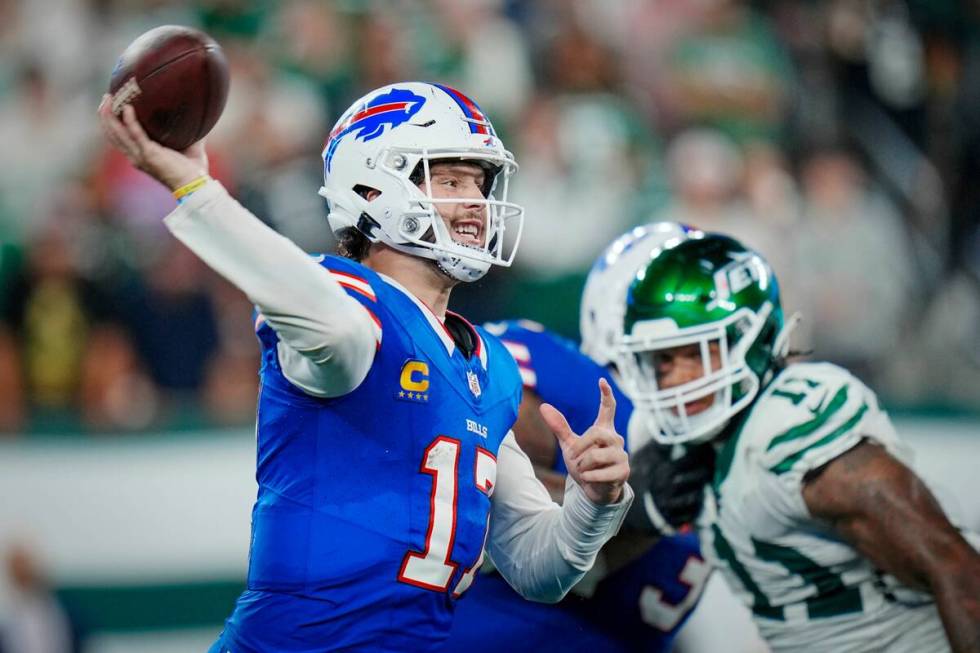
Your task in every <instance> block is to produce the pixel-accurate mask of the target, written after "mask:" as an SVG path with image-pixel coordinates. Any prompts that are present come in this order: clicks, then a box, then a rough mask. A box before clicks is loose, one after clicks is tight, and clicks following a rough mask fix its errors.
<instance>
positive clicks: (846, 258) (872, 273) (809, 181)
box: [795, 150, 915, 378]
mask: <svg viewBox="0 0 980 653" xmlns="http://www.w3.org/2000/svg"><path fill="white" fill-rule="evenodd" d="M801 178H802V183H803V197H804V209H803V214H804V221H803V223H802V225H801V227H800V231H799V234H798V237H797V240H796V253H795V259H796V262H797V265H798V266H799V267H798V268H797V275H796V278H797V279H798V281H799V283H800V290H801V292H802V297H801V299H802V301H803V305H804V314H805V317H806V319H807V320H808V321H809V323H810V326H811V330H812V334H813V344H814V348H815V350H816V353H817V355H818V356H820V357H821V358H825V359H828V360H831V361H833V362H835V363H839V364H841V365H843V366H845V367H847V368H848V369H851V370H853V371H854V372H855V373H856V374H858V375H859V376H864V377H865V378H867V377H869V376H871V375H872V374H873V372H874V371H875V364H876V363H878V362H880V361H882V360H883V358H884V357H885V356H886V355H889V354H891V353H893V352H894V351H895V346H896V343H897V342H898V339H899V336H900V335H901V333H902V328H903V326H904V325H905V324H906V317H907V311H908V309H909V308H910V306H909V304H908V302H909V299H910V298H911V297H912V293H913V292H914V290H915V288H914V286H913V271H912V269H911V267H910V266H911V257H910V254H909V250H908V243H907V239H906V236H905V230H904V227H903V225H902V221H901V219H900V217H899V216H898V214H897V213H896V212H895V208H894V206H893V205H892V204H891V203H890V202H889V201H888V200H887V199H886V198H885V197H884V196H883V195H882V194H881V193H880V192H878V191H877V190H875V188H874V187H873V185H872V184H871V183H870V182H869V180H868V178H867V176H866V174H865V172H864V170H863V169H862V168H861V166H860V164H859V163H858V161H857V160H855V159H854V157H852V156H851V155H849V154H848V153H846V152H844V151H841V150H824V151H820V152H817V153H815V154H813V155H811V156H810V157H808V158H807V159H806V160H805V161H804V163H803V168H802V175H801Z"/></svg>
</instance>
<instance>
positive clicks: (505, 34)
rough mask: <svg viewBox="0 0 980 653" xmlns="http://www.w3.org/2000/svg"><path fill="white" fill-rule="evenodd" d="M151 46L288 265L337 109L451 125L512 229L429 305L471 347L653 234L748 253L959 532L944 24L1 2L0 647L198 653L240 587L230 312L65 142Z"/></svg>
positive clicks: (952, 24) (625, 9) (960, 237)
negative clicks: (419, 95) (365, 109)
mask: <svg viewBox="0 0 980 653" xmlns="http://www.w3.org/2000/svg"><path fill="white" fill-rule="evenodd" d="M167 23H178V24H187V25H195V26H198V27H201V28H203V29H205V30H206V31H208V32H209V33H211V34H212V35H213V36H214V37H215V38H217V39H218V40H219V41H220V42H221V44H222V45H223V46H224V48H225V52H226V54H227V56H228V58H229V61H230V63H231V67H232V87H231V97H230V100H229V104H228V108H227V109H226V112H225V115H224V116H223V117H222V119H221V121H220V122H219V124H218V126H217V128H216V130H215V132H214V133H213V135H212V137H211V138H210V139H209V150H210V153H211V157H212V167H213V173H214V175H215V176H216V177H218V178H219V179H221V180H222V181H223V182H224V183H225V185H226V186H228V187H229V189H231V190H232V192H233V194H235V195H236V196H237V197H239V198H240V199H241V201H242V202H243V203H244V204H245V205H246V206H248V207H249V208H251V209H252V210H253V211H254V212H255V213H256V214H257V215H258V216H260V217H261V218H262V219H264V220H266V221H268V222H269V223H270V224H271V225H273V226H274V227H275V228H276V229H278V230H280V231H281V232H283V233H285V234H286V235H288V236H289V237H291V238H293V239H294V240H295V241H296V242H298V243H299V244H300V245H301V246H303V247H304V248H306V249H308V250H310V251H316V250H326V249H329V248H330V247H331V245H332V242H331V238H330V234H329V230H328V228H327V225H326V220H325V209H324V205H323V203H322V200H321V199H320V198H319V197H318V196H317V195H316V189H317V188H318V187H319V183H320V179H319V175H320V164H319V159H318V157H319V152H320V149H321V146H322V142H323V139H324V137H325V135H326V133H327V132H328V131H329V128H330V126H331V125H332V124H333V122H334V121H335V119H336V118H337V116H338V114H339V113H340V112H341V111H343V109H345V108H346V107H347V105H348V104H349V103H350V102H351V101H352V100H353V99H354V98H356V97H357V96H359V95H360V94H362V93H363V92H365V91H367V90H369V89H371V88H374V87H376V86H379V85H382V84H385V83H389V82H391V81H395V80H400V79H425V80H437V81H441V82H445V83H449V84H450V85H453V86H456V87H458V88H460V89H463V90H465V92H467V93H468V94H470V95H472V96H473V97H475V98H477V100H478V101H479V102H480V104H481V106H482V108H483V109H484V111H485V112H486V113H487V114H488V115H489V116H490V117H491V119H492V120H493V121H494V124H495V126H496V128H497V131H498V132H499V133H500V134H501V136H502V137H503V139H504V142H505V143H507V145H508V147H509V148H510V149H511V150H512V151H514V153H515V155H516V157H517V160H518V162H519V163H520V165H521V171H520V172H519V173H518V175H517V178H516V183H515V185H514V188H513V192H514V197H515V199H516V200H517V201H518V202H520V203H523V204H524V205H525V206H526V207H527V212H528V218H527V222H526V228H525V235H524V239H523V242H522V245H521V249H520V252H519V254H518V261H517V263H516V264H515V266H514V268H512V269H510V270H498V271H495V272H494V273H492V274H491V275H490V276H489V277H488V278H487V279H485V280H484V281H481V282H479V283H477V284H474V285H473V286H472V287H465V288H460V289H459V291H458V292H457V293H455V297H456V299H455V301H454V304H455V308H456V309H457V310H459V311H460V312H462V313H463V314H464V315H467V316H468V317H470V318H471V319H472V320H473V321H483V320H489V319H500V318H506V317H527V318H532V319H537V320H538V321H540V322H542V323H544V324H545V325H547V326H549V327H551V328H554V329H556V330H558V331H559V332H561V333H564V334H566V335H569V336H571V337H574V336H575V332H576V330H577V320H578V294H579V291H580V289H581V283H582V280H583V279H584V275H585V273H586V272H587V270H588V266H589V265H590V263H591V261H592V259H593V258H594V257H595V256H596V254H597V253H598V251H599V250H600V249H601V247H602V246H603V245H604V244H605V243H606V242H608V241H609V240H610V239H611V238H613V237H614V236H616V235H617V234H619V233H621V232H622V231H624V230H625V229H627V228H628V227H630V226H632V225H637V224H642V223H643V222H646V221H649V220H652V219H672V220H680V221H683V222H687V223H690V224H694V225H697V226H699V227H701V228H704V229H718V230H723V231H727V232H731V233H734V234H735V235H736V236H738V237H739V238H741V239H742V240H744V241H745V242H747V243H748V244H750V245H752V246H754V247H756V248H757V249H760V250H761V251H762V252H763V253H764V254H765V255H766V256H767V257H768V258H769V259H770V260H771V261H772V263H773V265H774V267H775V269H776V272H777V274H778V275H779V277H780V279H781V281H782V286H783V293H784V298H785V305H786V307H787V309H788V310H800V311H802V312H803V314H804V316H805V322H804V326H803V328H802V329H801V332H800V334H799V337H798V339H797V344H798V345H799V346H800V347H801V348H806V349H813V350H814V352H815V356H817V357H819V358H822V359H827V360H831V361H834V362H838V363H841V364H844V365H846V366H848V367H850V368H851V369H853V370H854V371H855V372H856V373H857V374H858V375H859V376H860V377H862V378H863V379H864V380H866V381H868V382H869V383H871V384H872V385H873V386H874V387H875V388H876V389H878V390H879V391H880V393H881V396H882V399H883V401H884V403H885V405H886V406H887V407H888V408H889V409H890V410H891V411H892V412H893V414H895V415H896V416H897V422H898V425H899V428H900V429H901V430H903V431H905V432H907V433H908V434H909V435H910V436H911V438H912V441H913V443H914V444H915V445H916V447H917V448H918V449H919V451H920V454H921V456H922V458H923V461H924V463H925V464H926V467H927V476H929V478H930V479H933V480H934V481H936V482H937V483H938V485H940V486H941V487H939V488H938V490H939V493H940V494H941V496H943V497H944V498H947V499H948V500H949V501H950V503H951V505H952V504H959V506H958V508H959V510H960V512H962V513H963V517H964V519H965V520H966V521H967V523H970V524H971V525H973V526H974V527H980V505H978V501H977V499H976V497H977V496H978V495H980V480H978V479H977V478H975V476H976V475H975V473H974V472H973V471H971V463H972V469H975V467H976V464H977V461H978V460H980V448H978V447H980V328H978V324H980V191H978V188H980V186H978V184H977V183H976V178H977V175H978V173H980V3H978V2H976V1H975V0H974V1H971V2H960V1H957V0H914V1H913V0H909V1H904V2H903V1H898V0H828V1H826V2H823V1H820V2H818V1H816V0H783V1H778V2H777V1H771V2H762V1H757V2H738V1H735V0H618V1H615V2H603V1H601V0H588V1H580V0H577V1H568V0H540V1H536V2H532V1H529V0H524V1H521V0H432V1H428V2H425V1H422V0H389V1H384V2H383V1H380V0H379V1H377V2H370V1H366V0H362V1H358V0H338V1H336V2H311V1H302V0H294V1H283V2H272V1H268V2H245V1H236V0H210V1H198V2H167V1H163V0H30V1H28V0H0V497H2V499H0V554H2V555H3V559H4V560H5V562H6V565H5V569H6V571H7V574H6V577H5V578H2V579H0V633H2V632H3V628H4V625H5V624H10V623H13V622H15V621H17V620H18V619H25V618H27V617H25V615H29V614H32V613H31V612H30V611H29V610H28V608H29V607H30V606H28V605H26V604H25V602H24V601H23V595H22V594H20V593H18V591H17V590H16V587H17V586H18V584H20V585H21V586H24V585H31V584H38V583H43V582H44V580H43V579H46V580H47V582H48V586H50V587H51V588H52V591H53V592H54V594H55V596H57V597H58V600H59V601H60V604H61V605H62V606H63V608H64V612H62V613H61V614H62V615H65V614H67V615H68V618H69V619H70V620H71V621H72V624H73V626H74V629H75V632H76V634H77V637H76V639H77V642H76V643H77V645H78V646H80V647H81V650H84V651H86V652H91V653H101V652H106V651H116V650H127V651H133V650H140V651H159V652H160V653H162V652H163V651H169V650H175V651H177V650H189V646H192V645H189V644H188V642H194V643H195V644H193V645H196V646H198V648H200V646H201V644H199V643H198V642H206V641H208V639H209V638H210V637H211V636H213V634H214V632H216V624H218V623H220V620H221V619H222V618H223V617H224V616H225V615H226V614H227V613H228V611H229V610H230V605H231V600H232V599H233V597H234V596H235V595H236V594H237V592H238V590H239V589H240V587H241V582H242V576H243V574H244V568H245V555H246V551H247V524H248V510H249V508H250V502H251V500H252V497H253V496H254V481H252V478H251V476H252V473H253V471H254V461H253V452H252V440H251V438H252V436H251V431H250V425H251V423H252V420H253V418H254V404H255V392H256V386H257V377H256V375H255V369H256V366H257V346H256V344H255V342H254V339H253V336H252V334H251V324H250V319H249V314H250V307H249V306H248V304H247V302H246V301H245V299H244V298H243V297H242V296H240V295H239V294H238V293H237V291H235V290H234V289H233V288H231V287H230V286H229V285H228V284H227V283H225V282H223V281H222V280H221V279H219V278H218V277H217V276H216V275H214V274H213V273H211V272H210V271H209V270H207V269H206V268H205V267H204V266H203V265H202V264H200V263H199V262H198V261H197V260H196V259H195V258H194V257H193V256H192V255H190V254H189V252H187V251H186V250H185V249H183V248H182V247H181V246H179V245H177V244H176V243H175V241H174V240H173V239H172V238H170V237H169V236H168V235H167V234H166V231H165V230H164V229H163V227H162V225H161V222H160V218H161V217H162V216H163V215H165V214H166V213H167V212H169V211H170V210H171V208H172V206H173V201H172V199H171V198H170V196H169V194H168V193H167V192H166V191H165V190H164V189H162V188H160V187H158V186H157V185H156V184H155V183H154V182H152V181H151V180H149V179H148V178H146V177H145V176H144V175H142V174H141V173H138V172H136V171H134V170H132V169H131V168H130V167H129V166H128V164H127V163H126V162H125V160H123V159H122V158H121V157H120V156H119V155H117V154H115V153H113V152H110V151H108V149H107V148H106V146H105V145H104V143H103V141H102V139H101V137H100V134H99V132H98V127H97V123H96V120H95V107H96V105H97V104H98V99H99V97H100V95H101V94H102V93H103V92H104V89H105V87H106V85H107V82H108V75H109V71H110V70H111V69H112V66H113V65H114V62H115V58H116V57H117V56H118V54H119V53H120V52H121V51H122V50H123V48H124V47H125V45H126V44H128V43H129V42H130V41H131V40H132V39H133V38H134V37H135V36H137V35H138V34H139V33H141V32H143V31H144V30H146V29H148V28H150V27H153V26H156V25H160V24H167ZM957 497H959V499H957ZM32 569H33V570H36V573H31V571H32ZM0 576H3V574H0ZM47 614H50V613H47ZM188 629H189V630H188ZM188 638H190V639H188ZM2 641H3V639H2V638H0V642H2ZM7 653H10V652H7ZM16 653H21V652H16ZM23 653H31V652H29V651H26V652H23Z"/></svg>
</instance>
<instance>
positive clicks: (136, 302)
mask: <svg viewBox="0 0 980 653" xmlns="http://www.w3.org/2000/svg"><path fill="white" fill-rule="evenodd" d="M146 274H147V276H146V280H145V282H142V281H138V280H137V281H136V283H134V284H133V285H132V286H131V287H129V288H127V289H126V290H125V292H124V294H123V295H122V296H121V302H122V303H121V306H120V310H121V311H122V312H123V314H124V315H125V316H126V321H127V324H128V325H129V327H130V330H131V333H132V334H133V337H134V339H135V341H136V345H137V348H138V350H139V352H140V355H141V358H142V359H143V360H144V361H146V365H147V368H148V369H149V372H150V375H151V377H152V378H153V381H154V383H155V384H156V385H157V386H159V387H160V389H161V390H162V391H163V392H165V393H167V395H168V397H167V398H169V399H171V400H173V401H176V402H177V404H178V405H179V404H182V403H184V402H187V401H189V400H191V399H193V397H194V394H195V393H196V392H197V391H198V390H200V389H201V388H202V387H203V384H204V377H205V370H206V369H207V365H208V362H209V359H210V357H211V355H212V354H213V353H214V352H215V351H216V350H217V348H218V331H217V324H216V319H215V311H214V305H213V304H212V301H211V298H210V296H209V294H208V293H207V290H206V288H205V286H204V283H205V279H207V278H209V276H210V275H212V274H213V273H212V272H210V271H209V270H207V269H206V268H204V266H203V264H202V263H201V262H200V261H199V260H198V259H197V257H195V256H194V255H193V254H191V253H190V251H188V250H187V248H185V247H184V246H183V245H181V244H180V243H178V242H176V241H174V240H172V239H170V240H168V241H167V243H166V245H165V247H164V250H163V251H162V252H161V253H160V256H159V257H158V258H157V259H156V260H155V261H154V262H153V263H152V265H151V266H150V267H149V268H148V269H147V270H146Z"/></svg>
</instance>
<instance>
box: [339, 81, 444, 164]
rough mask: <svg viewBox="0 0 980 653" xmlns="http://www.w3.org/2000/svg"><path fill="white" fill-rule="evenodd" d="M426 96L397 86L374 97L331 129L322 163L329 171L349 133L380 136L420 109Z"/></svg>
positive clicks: (366, 137)
mask: <svg viewBox="0 0 980 653" xmlns="http://www.w3.org/2000/svg"><path fill="white" fill-rule="evenodd" d="M423 104H425V98H424V97H422V96H421V95H416V94H415V93H412V92H411V91H409V90H407V89H400V88H394V89H392V90H390V91H388V92H387V93H382V94H381V95H378V96H375V97H373V98H371V99H370V100H369V101H368V102H367V103H366V104H364V105H363V106H361V107H359V108H358V109H357V110H356V111H353V112H352V113H351V115H350V116H349V117H347V118H346V119H344V120H341V122H340V123H339V124H338V125H337V126H336V127H335V128H334V130H333V131H332V132H330V136H329V137H328V138H327V149H326V151H325V152H324V154H323V162H324V165H325V166H326V170H327V172H330V163H331V161H332V159H333V155H334V152H335V151H336V149H337V146H338V145H339V144H340V142H341V141H342V140H344V138H346V137H347V135H348V134H350V133H352V132H353V133H354V138H355V139H357V140H361V141H370V140H373V139H375V138H377V137H378V136H381V135H382V134H384V133H385V131H386V130H388V129H394V128H395V127H398V126H399V125H401V124H403V123H406V122H408V121H409V120H410V119H411V118H412V116H414V115H415V114H416V113H418V112H419V109H421V108H422V105H423Z"/></svg>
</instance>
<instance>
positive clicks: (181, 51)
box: [109, 25, 228, 150]
mask: <svg viewBox="0 0 980 653" xmlns="http://www.w3.org/2000/svg"><path fill="white" fill-rule="evenodd" d="M109 93H110V95H111V96H112V111H113V113H116V114H119V113H121V112H122V109H123V107H124V106H125V105H127V104H131V105H133V108H134V109H135V110H136V117H137V118H138V119H139V122H140V124H141V125H142V126H143V129H144V130H146V133H147V135H148V136H149V137H150V138H152V139H153V140H155V141H157V142H158V143H160V144H161V145H165V146H166V147H170V148H173V149H175V150H183V149H185V148H187V147H188V146H189V145H191V144H193V143H195V142H197V141H199V140H201V139H202V138H204V136H205V135H207V133H208V132H209V131H211V128H212V127H214V124H215V123H216V122H217V121H218V118H219V117H220V116H221V112H222V111H223V110H224V108H225V101H226V100H227V99H228V62H227V61H226V60H225V55H224V52H222V50H221V46H220V45H218V44H217V42H215V40H214V39H212V38H211V37H210V36H208V35H207V34H205V33H204V32H201V31H199V30H196V29H192V28H190V27H181V26H179V25H164V26H162V27H156V28H154V29H151V30H150V31H148V32H146V33H144V34H142V35H141V36H140V37H139V38H137V39H136V40H135V41H133V42H132V43H131V44H130V45H129V47H127V48H126V50H125V52H123V53H122V56H120V57H119V61H118V62H117V63H116V67H115V68H114V69H113V71H112V78H111V80H110V81H109Z"/></svg>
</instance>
